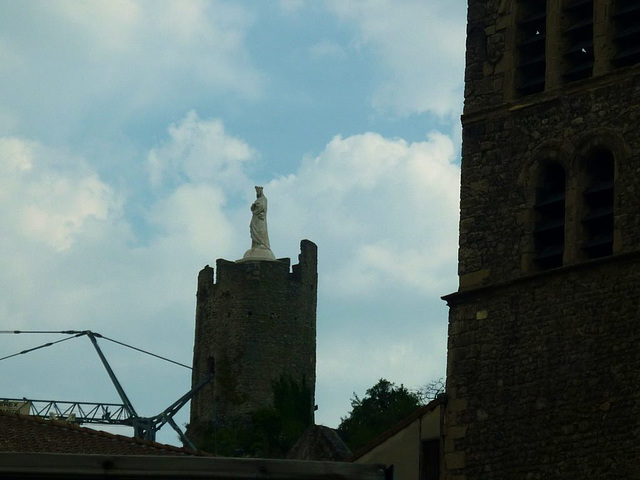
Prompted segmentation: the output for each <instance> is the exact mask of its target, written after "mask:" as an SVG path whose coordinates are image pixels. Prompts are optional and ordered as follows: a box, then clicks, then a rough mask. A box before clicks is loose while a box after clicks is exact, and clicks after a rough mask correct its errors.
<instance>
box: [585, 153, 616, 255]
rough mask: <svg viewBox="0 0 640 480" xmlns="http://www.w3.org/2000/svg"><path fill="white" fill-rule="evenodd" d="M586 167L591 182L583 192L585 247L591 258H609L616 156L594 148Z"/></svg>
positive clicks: (611, 246) (611, 242)
mask: <svg viewBox="0 0 640 480" xmlns="http://www.w3.org/2000/svg"><path fill="white" fill-rule="evenodd" d="M585 167H586V171H587V179H588V185H587V187H586V188H585V190H584V193H583V196H584V205H585V214H584V216H583V218H582V228H583V232H584V243H583V244H582V249H583V250H584V252H585V253H586V255H587V257H588V258H600V257H606V256H608V255H611V254H612V253H613V178H614V162H613V155H612V154H611V152H610V151H608V150H606V149H598V150H595V151H593V152H592V153H591V155H589V157H588V158H587V160H586V165H585Z"/></svg>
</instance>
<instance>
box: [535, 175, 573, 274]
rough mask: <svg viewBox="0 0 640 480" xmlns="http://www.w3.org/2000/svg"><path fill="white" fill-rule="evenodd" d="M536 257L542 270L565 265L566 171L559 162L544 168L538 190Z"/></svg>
mask: <svg viewBox="0 0 640 480" xmlns="http://www.w3.org/2000/svg"><path fill="white" fill-rule="evenodd" d="M535 210H536V225H535V229H534V232H533V233H534V242H535V256H534V260H535V262H536V264H537V265H538V267H539V268H540V269H541V270H548V269H550V268H556V267H560V266H562V257H563V255H564V224H565V172H564V168H562V166H560V165H558V164H556V163H550V164H548V165H547V166H546V167H545V168H544V170H543V171H542V175H541V178H540V184H539V187H538V189H537V191H536V204H535Z"/></svg>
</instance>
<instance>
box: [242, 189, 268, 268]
mask: <svg viewBox="0 0 640 480" xmlns="http://www.w3.org/2000/svg"><path fill="white" fill-rule="evenodd" d="M251 213H252V216H251V223H250V224H249V232H250V233H251V249H250V250H247V251H246V252H245V254H244V256H243V257H242V260H238V261H239V262H243V261H245V262H246V261H250V260H275V259H276V257H275V256H274V255H273V252H272V251H271V245H270V244H269V232H268V230H267V197H265V196H264V193H262V187H258V186H256V200H255V201H254V202H253V203H252V204H251Z"/></svg>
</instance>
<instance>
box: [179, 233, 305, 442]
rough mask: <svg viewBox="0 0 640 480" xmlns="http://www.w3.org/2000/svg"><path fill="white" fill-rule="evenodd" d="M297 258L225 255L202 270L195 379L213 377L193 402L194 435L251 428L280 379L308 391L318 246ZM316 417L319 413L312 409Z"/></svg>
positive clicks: (191, 434)
mask: <svg viewBox="0 0 640 480" xmlns="http://www.w3.org/2000/svg"><path fill="white" fill-rule="evenodd" d="M300 248H301V253H300V255H299V263H298V264H297V265H293V268H290V259H288V258H284V259H279V260H275V261H269V260H250V261H239V262H231V261H227V260H222V259H219V260H217V262H216V269H217V276H216V280H215V282H214V269H213V268H212V267H210V266H208V265H207V266H206V267H205V268H204V269H202V270H201V271H200V274H199V276H198V293H197V306H196V332H195V345H194V354H193V376H192V383H193V385H195V384H197V383H198V382H199V381H200V380H201V379H202V378H203V377H205V376H206V375H207V374H208V373H210V372H213V374H214V379H213V381H212V382H211V383H209V384H208V385H207V386H206V387H204V389H202V390H201V391H200V392H199V393H198V394H197V395H196V396H195V397H194V398H193V399H192V400H191V419H190V423H189V429H188V432H187V435H188V436H189V437H190V438H192V440H194V441H195V442H196V444H198V439H199V438H200V437H201V436H202V435H203V434H204V433H206V432H210V431H211V429H212V428H224V427H229V426H246V425H248V424H249V423H250V419H251V414H252V413H254V412H256V411H258V410H260V409H262V408H266V407H270V406H273V401H274V393H273V385H274V382H277V381H278V380H281V379H283V378H287V379H290V380H292V381H294V382H296V383H297V384H299V385H300V386H304V387H305V388H306V389H308V391H309V395H310V396H311V398H310V399H309V406H310V407H309V408H310V409H313V406H314V392H315V378H316V374H315V372H316V299H317V247H316V245H315V244H314V243H312V242H310V241H309V240H303V241H302V242H301V244H300ZM309 415H310V416H311V418H312V415H313V412H312V411H311V412H309Z"/></svg>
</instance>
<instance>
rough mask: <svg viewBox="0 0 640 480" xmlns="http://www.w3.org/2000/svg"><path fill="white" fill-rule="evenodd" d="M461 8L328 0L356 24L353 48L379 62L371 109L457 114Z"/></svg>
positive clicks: (443, 3) (407, 0)
mask: <svg viewBox="0 0 640 480" xmlns="http://www.w3.org/2000/svg"><path fill="white" fill-rule="evenodd" d="M464 7H465V4H464V2H450V1H448V0H433V1H430V2H425V1H422V0H367V1H361V2H344V1H341V0H335V1H333V0H332V1H329V2H328V8H329V10H330V11H332V12H333V13H334V14H335V15H337V16H338V18H339V19H340V20H341V21H343V22H346V23H348V24H350V25H353V26H355V28H356V31H357V35H356V38H355V43H354V46H355V47H356V48H371V49H372V51H373V52H375V54H376V55H377V56H378V57H379V58H380V60H381V61H382V63H383V64H384V67H385V68H384V70H383V73H382V75H381V78H379V79H378V80H379V82H380V85H379V87H378V89H377V91H376V92H375V94H374V97H373V99H372V102H373V106H374V107H376V108H379V109H381V110H390V111H392V112H395V113H396V114H398V115H409V114H412V113H424V112H433V113H436V114H439V115H446V116H451V115H457V114H458V112H459V111H460V108H461V93H462V82H463V68H464V63H463V59H464V42H465V8H464Z"/></svg>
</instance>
